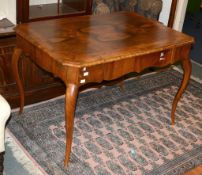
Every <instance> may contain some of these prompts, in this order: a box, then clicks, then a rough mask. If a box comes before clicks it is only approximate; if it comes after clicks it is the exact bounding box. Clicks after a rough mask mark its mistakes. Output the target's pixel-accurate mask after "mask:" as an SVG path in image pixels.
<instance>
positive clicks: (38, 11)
mask: <svg viewBox="0 0 202 175" xmlns="http://www.w3.org/2000/svg"><path fill="white" fill-rule="evenodd" d="M29 10H30V11H29V19H30V20H32V19H36V18H43V17H51V16H52V17H54V16H61V15H67V14H68V15H70V14H78V13H85V6H83V8H82V7H81V5H77V6H75V5H74V4H73V5H71V4H69V3H60V4H58V3H52V4H43V5H32V6H30V9H29Z"/></svg>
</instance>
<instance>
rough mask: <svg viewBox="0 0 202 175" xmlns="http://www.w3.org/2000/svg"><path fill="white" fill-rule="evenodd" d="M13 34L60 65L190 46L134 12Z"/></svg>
mask: <svg viewBox="0 0 202 175" xmlns="http://www.w3.org/2000/svg"><path fill="white" fill-rule="evenodd" d="M137 19H138V20H137ZM16 33H17V34H18V35H19V36H21V37H22V38H24V39H26V40H27V41H28V42H31V44H32V45H34V46H36V47H38V48H40V49H41V50H42V51H43V52H45V53H46V54H48V55H49V56H50V57H52V59H54V60H55V61H56V62H58V63H59V64H62V65H63V66H64V65H67V66H73V67H84V66H91V65H96V64H101V63H106V62H111V61H115V60H119V59H123V58H124V59H125V58H129V57H134V56H138V55H141V54H146V53H152V52H156V51H161V50H165V49H169V48H172V47H174V46H178V45H179V46H181V45H183V44H187V43H193V38H192V37H190V36H187V35H185V34H182V33H180V32H177V31H173V30H172V29H170V28H167V27H165V26H163V25H162V24H160V23H157V22H154V21H151V20H148V19H146V18H144V17H142V16H140V15H137V14H136V13H127V12H121V13H113V14H109V15H103V16H102V17H100V18H98V17H95V16H80V17H71V18H63V19H54V20H47V21H38V22H32V23H26V24H20V25H18V26H17V27H16Z"/></svg>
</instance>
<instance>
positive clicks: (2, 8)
mask: <svg viewBox="0 0 202 175" xmlns="http://www.w3.org/2000/svg"><path fill="white" fill-rule="evenodd" d="M1 17H4V18H8V19H9V20H10V21H11V22H13V23H14V24H16V0H0V18H1Z"/></svg>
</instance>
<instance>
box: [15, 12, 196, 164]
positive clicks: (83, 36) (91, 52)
mask: <svg viewBox="0 0 202 175" xmlns="http://www.w3.org/2000/svg"><path fill="white" fill-rule="evenodd" d="M16 37H17V46H16V48H15V50H14V54H13V58H12V68H13V72H14V77H15V79H16V83H17V86H18V88H19V92H20V112H22V110H23V106H24V89H23V85H22V82H21V79H20V75H19V70H18V62H19V58H20V55H21V53H22V52H24V53H26V54H28V55H29V57H30V59H32V60H33V62H35V63H36V64H37V65H39V66H40V67H41V68H43V69H44V70H46V71H48V72H51V73H53V74H54V75H55V76H57V77H59V78H60V79H61V80H62V81H63V82H64V83H65V85H66V97H65V123H66V125H65V128H66V153H65V159H64V165H65V166H67V165H68V162H69V157H70V153H71V144H72V135H73V124H74V111H75V104H76V100H77V94H78V90H79V87H80V86H82V85H84V84H86V83H89V82H97V83H99V82H102V81H103V80H113V79H116V78H119V77H121V76H123V75H125V74H127V73H130V72H141V71H142V70H144V69H145V68H148V67H164V66H167V65H171V64H173V63H176V62H180V63H181V65H182V68H183V70H184V77H183V80H182V83H181V86H180V88H179V90H178V92H177V94H176V96H175V98H174V101H173V104H172V111H171V119H172V124H174V120H175V117H174V113H175V110H176V106H177V102H178V101H179V99H180V97H181V95H182V93H183V92H184V90H185V88H186V86H187V84H188V80H189V78H190V74H191V63H190V60H189V52H190V48H191V45H192V44H193V42H194V39H193V38H192V37H190V36H187V35H185V34H183V33H180V32H177V31H174V30H172V29H170V28H167V27H165V26H163V25H162V24H160V23H159V22H157V21H152V20H148V19H146V18H144V17H142V16H140V15H138V14H136V13H128V12H119V13H113V14H109V15H103V16H80V17H71V18H60V19H54V20H47V21H38V22H32V23H26V24H20V25H18V26H17V27H16Z"/></svg>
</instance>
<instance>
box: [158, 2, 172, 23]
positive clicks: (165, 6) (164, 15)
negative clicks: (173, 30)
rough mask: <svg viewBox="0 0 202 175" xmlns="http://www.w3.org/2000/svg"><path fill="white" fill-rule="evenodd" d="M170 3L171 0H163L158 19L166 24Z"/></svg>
mask: <svg viewBox="0 0 202 175" xmlns="http://www.w3.org/2000/svg"><path fill="white" fill-rule="evenodd" d="M171 3H172V0H163V7H162V11H161V13H160V16H159V21H161V22H162V23H163V24H164V25H166V26H167V24H168V20H169V15H170V7H171Z"/></svg>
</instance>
